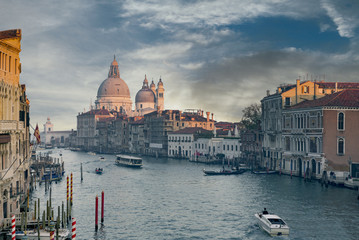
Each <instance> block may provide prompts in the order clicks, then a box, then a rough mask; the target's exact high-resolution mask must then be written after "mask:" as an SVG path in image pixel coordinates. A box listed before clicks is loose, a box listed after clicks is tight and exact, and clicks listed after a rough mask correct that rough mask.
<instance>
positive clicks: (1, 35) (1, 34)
mask: <svg viewBox="0 0 359 240" xmlns="http://www.w3.org/2000/svg"><path fill="white" fill-rule="evenodd" d="M15 37H21V29H11V30H6V31H0V39H5V38H15Z"/></svg>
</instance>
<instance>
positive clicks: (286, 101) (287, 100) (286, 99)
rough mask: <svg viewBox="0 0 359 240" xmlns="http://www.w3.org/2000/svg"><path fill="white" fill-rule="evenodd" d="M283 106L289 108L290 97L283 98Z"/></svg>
mask: <svg viewBox="0 0 359 240" xmlns="http://www.w3.org/2000/svg"><path fill="white" fill-rule="evenodd" d="M285 106H286V107H288V106H290V97H286V98H285Z"/></svg>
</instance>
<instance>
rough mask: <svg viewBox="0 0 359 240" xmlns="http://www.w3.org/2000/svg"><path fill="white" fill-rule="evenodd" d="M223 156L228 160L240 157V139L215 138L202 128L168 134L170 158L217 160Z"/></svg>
mask: <svg viewBox="0 0 359 240" xmlns="http://www.w3.org/2000/svg"><path fill="white" fill-rule="evenodd" d="M220 155H222V156H223V158H224V159H226V160H235V159H238V158H239V157H240V138H239V137H238V136H236V137H221V138H217V137H213V133H212V131H208V130H205V129H202V128H198V127H194V128H184V129H181V130H178V131H175V132H172V133H169V134H168V156H169V157H180V158H187V159H190V160H196V159H197V158H199V157H200V158H203V157H204V158H206V159H215V158H218V156H220Z"/></svg>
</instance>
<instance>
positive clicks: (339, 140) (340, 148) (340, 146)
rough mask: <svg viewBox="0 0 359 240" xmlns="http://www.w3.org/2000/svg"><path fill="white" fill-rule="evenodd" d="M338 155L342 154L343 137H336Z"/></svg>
mask: <svg viewBox="0 0 359 240" xmlns="http://www.w3.org/2000/svg"><path fill="white" fill-rule="evenodd" d="M338 155H344V139H343V138H339V139H338Z"/></svg>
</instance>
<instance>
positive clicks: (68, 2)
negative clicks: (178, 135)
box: [0, 0, 359, 131]
mask: <svg viewBox="0 0 359 240" xmlns="http://www.w3.org/2000/svg"><path fill="white" fill-rule="evenodd" d="M17 28H20V29H22V40H21V44H22V51H21V54H20V58H21V64H22V73H21V75H20V83H21V84H26V88H27V95H28V98H29V100H30V114H31V115H30V118H31V120H30V121H31V122H30V123H31V125H32V126H35V125H36V124H37V123H38V124H39V127H42V126H43V124H44V123H45V122H46V119H47V117H50V119H51V122H52V123H53V124H54V130H55V131H56V130H71V129H76V121H77V118H76V116H77V115H78V114H79V113H81V112H84V111H88V110H89V107H90V104H93V103H94V101H95V100H96V95H97V90H98V87H99V86H100V84H101V83H102V81H104V80H105V79H106V78H107V75H108V71H109V67H110V64H111V62H112V60H113V57H114V55H116V60H117V61H118V63H119V69H120V76H121V78H122V79H124V80H125V82H126V83H127V85H128V87H129V90H130V93H131V99H132V101H133V103H134V102H135V96H136V93H137V92H138V91H139V90H140V89H141V87H142V82H143V79H144V76H145V75H147V79H148V80H149V81H151V80H153V81H154V82H155V83H156V84H157V82H158V80H159V78H160V77H161V78H162V81H163V83H164V88H165V95H164V96H165V108H166V109H179V110H185V109H202V110H204V111H205V112H206V111H209V112H211V113H214V118H215V120H216V121H231V122H239V121H240V120H241V118H242V110H243V109H244V108H245V107H247V106H249V105H251V104H253V103H258V104H259V103H260V100H261V99H262V98H263V97H264V96H265V95H266V90H267V89H268V90H270V92H271V93H274V91H275V90H276V88H277V87H278V86H279V85H281V84H293V83H295V80H296V79H297V78H300V79H301V80H306V79H312V80H325V81H331V82H333V81H346V82H358V80H359V61H358V60H359V54H358V53H359V41H358V40H359V1H358V0H352V1H349V0H301V1H293V0H237V1H236V0H221V1H214V0H208V1H206V0H199V1H196V0H172V1H156V0H141V1H127V0H108V1H106V0H62V1H57V0H32V1H27V0H0V31H2V30H8V29H17ZM133 106H134V104H133Z"/></svg>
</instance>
